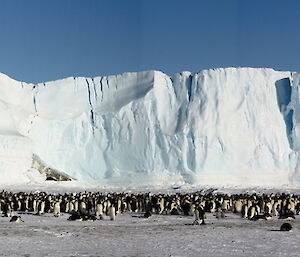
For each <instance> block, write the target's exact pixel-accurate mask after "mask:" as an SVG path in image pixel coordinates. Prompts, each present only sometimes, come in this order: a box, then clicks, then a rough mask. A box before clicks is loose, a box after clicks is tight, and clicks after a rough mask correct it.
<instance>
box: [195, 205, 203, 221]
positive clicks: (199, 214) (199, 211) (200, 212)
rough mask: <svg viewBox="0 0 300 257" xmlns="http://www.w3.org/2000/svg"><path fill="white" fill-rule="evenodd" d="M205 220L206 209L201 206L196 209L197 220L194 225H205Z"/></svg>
mask: <svg viewBox="0 0 300 257" xmlns="http://www.w3.org/2000/svg"><path fill="white" fill-rule="evenodd" d="M204 218H205V212H204V208H203V207H202V206H201V205H200V206H198V207H197V208H196V209H195V220H194V223H193V225H205V222H204Z"/></svg>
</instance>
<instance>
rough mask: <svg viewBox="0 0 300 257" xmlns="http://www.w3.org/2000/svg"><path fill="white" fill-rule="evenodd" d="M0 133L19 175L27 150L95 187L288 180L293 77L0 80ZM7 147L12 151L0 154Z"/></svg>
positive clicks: (299, 128)
mask: <svg viewBox="0 0 300 257" xmlns="http://www.w3.org/2000/svg"><path fill="white" fill-rule="evenodd" d="M0 135H1V136H0V160H2V159H3V160H4V161H6V160H8V159H9V160H12V159H13V160H14V162H15V166H16V167H15V168H14V169H17V170H18V171H17V172H19V173H24V172H25V171H26V170H27V169H28V168H30V161H31V156H32V154H33V153H34V154H36V155H37V156H38V157H39V158H41V159H42V160H43V162H45V163H47V164H48V165H49V166H51V167H53V168H55V169H57V170H60V171H63V172H64V173H67V174H68V175H70V176H71V177H72V178H74V179H77V180H78V181H94V182H95V183H99V184H112V185H127V184H133V185H134V184H138V185H142V184H153V185H156V184H157V185H162V186H164V185H169V184H180V183H190V184H205V185H244V186H247V185H265V186H269V185H270V186H273V185H284V184H295V183H296V184H297V183H299V182H300V156H299V152H300V73H296V72H281V71H275V70H273V69H265V68H218V69H209V70H203V71H200V72H198V73H195V74H191V73H190V72H181V73H177V74H174V75H173V76H171V77H170V76H168V75H166V74H164V73H162V72H160V71H145V72H134V73H123V74H119V75H114V76H103V77H95V78H85V77H70V78H66V79H62V80H57V81H51V82H45V83H39V84H36V85H33V84H28V83H25V82H19V81H15V80H13V79H11V78H9V77H7V76H6V75H4V74H0ZM8 141H10V145H11V148H14V151H15V152H14V151H11V152H10V151H6V152H5V153H4V154H2V148H5V142H8ZM3 142H4V143H3ZM25 145H26V147H25ZM21 149H26V150H24V151H23V150H21ZM24 160H26V161H24ZM5 167H6V165H1V166H0V176H1V178H2V177H3V176H5V174H6V173H5V171H4V170H5V169H6V168H5Z"/></svg>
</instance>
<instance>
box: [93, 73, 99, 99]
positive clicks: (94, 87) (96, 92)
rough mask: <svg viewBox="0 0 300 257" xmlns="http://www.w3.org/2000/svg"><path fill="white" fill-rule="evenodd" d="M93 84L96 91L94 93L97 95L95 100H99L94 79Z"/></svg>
mask: <svg viewBox="0 0 300 257" xmlns="http://www.w3.org/2000/svg"><path fill="white" fill-rule="evenodd" d="M92 83H93V89H94V93H95V98H96V100H97V99H98V95H97V90H96V85H95V81H94V78H92Z"/></svg>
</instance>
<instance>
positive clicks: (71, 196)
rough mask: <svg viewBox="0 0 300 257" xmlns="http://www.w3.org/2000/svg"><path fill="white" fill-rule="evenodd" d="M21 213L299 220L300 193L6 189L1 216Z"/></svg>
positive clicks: (199, 222) (87, 217)
mask: <svg viewBox="0 0 300 257" xmlns="http://www.w3.org/2000/svg"><path fill="white" fill-rule="evenodd" d="M15 212H17V213H23V212H26V213H28V212H30V213H33V214H36V215H43V214H45V213H53V214H54V216H55V217H58V216H60V215H61V214H62V213H68V214H70V217H69V219H68V220H73V221H83V220H93V221H94V220H97V219H105V215H107V216H109V218H110V220H115V218H116V215H117V214H120V213H124V212H137V213H142V214H143V215H142V216H141V217H143V218H149V217H150V216H151V215H152V214H161V215H190V216H194V217H195V220H194V222H193V224H194V225H204V224H205V218H206V215H205V214H206V213H213V215H214V216H215V217H216V218H225V217H226V213H229V212H232V213H236V214H238V215H240V216H241V217H242V218H245V219H249V220H252V221H257V220H267V219H270V218H272V217H278V218H279V219H295V215H299V213H300V195H296V194H285V193H282V194H280V193H277V194H234V195H228V194H213V193H209V194H202V193H201V192H194V193H176V194H151V193H137V194H134V193H100V192H98V193H95V192H84V193H65V194H47V193H45V192H37V193H26V192H19V193H11V192H6V191H2V192H0V214H1V215H3V216H5V217H12V218H11V221H12V222H21V221H22V219H21V217H20V216H15V215H14V213H15Z"/></svg>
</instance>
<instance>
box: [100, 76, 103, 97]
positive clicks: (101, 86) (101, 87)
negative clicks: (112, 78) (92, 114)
mask: <svg viewBox="0 0 300 257" xmlns="http://www.w3.org/2000/svg"><path fill="white" fill-rule="evenodd" d="M102 80H103V77H102V78H101V79H100V90H101V101H103V84H102Z"/></svg>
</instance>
